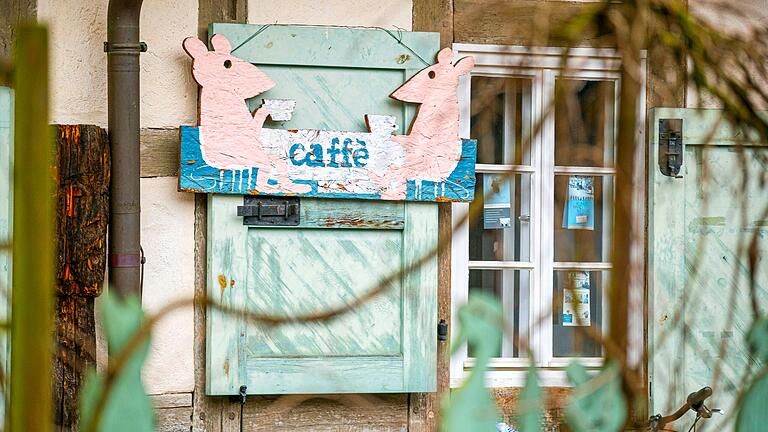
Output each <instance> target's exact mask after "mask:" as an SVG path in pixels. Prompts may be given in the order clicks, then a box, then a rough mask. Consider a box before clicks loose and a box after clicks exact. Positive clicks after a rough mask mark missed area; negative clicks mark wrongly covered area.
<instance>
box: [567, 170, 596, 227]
mask: <svg viewBox="0 0 768 432" xmlns="http://www.w3.org/2000/svg"><path fill="white" fill-rule="evenodd" d="M563 228H565V229H582V230H594V229H595V178H594V177H588V176H571V177H569V178H568V197H567V200H566V203H565V206H564V207H563Z"/></svg>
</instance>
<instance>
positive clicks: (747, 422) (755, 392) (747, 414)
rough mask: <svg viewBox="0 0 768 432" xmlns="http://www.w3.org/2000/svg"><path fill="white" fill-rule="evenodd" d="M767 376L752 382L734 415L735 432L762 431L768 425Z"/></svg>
mask: <svg viewBox="0 0 768 432" xmlns="http://www.w3.org/2000/svg"><path fill="white" fill-rule="evenodd" d="M767 400H768V376H763V377H762V378H760V379H758V380H757V381H755V382H753V383H752V385H751V386H750V388H749V390H747V393H746V394H745V395H744V400H743V401H742V402H741V405H740V406H739V413H738V415H737V416H736V432H764V431H765V428H766V425H768V410H766V409H765V408H766V402H765V401H767Z"/></svg>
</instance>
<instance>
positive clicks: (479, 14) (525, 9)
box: [453, 0, 614, 47]
mask: <svg viewBox="0 0 768 432" xmlns="http://www.w3.org/2000/svg"><path fill="white" fill-rule="evenodd" d="M588 7H590V4H589V3H582V2H566V1H541V0H517V1H513V2H511V1H504V0H456V1H455V2H454V21H453V25H454V42H465V43H482V44H500V45H533V46H557V45H558V44H562V43H563V41H562V40H559V39H558V38H557V37H554V36H553V35H552V34H550V33H551V32H552V31H553V30H554V29H556V28H558V26H560V25H561V24H562V23H564V22H565V21H566V20H567V19H568V18H570V17H572V16H574V15H575V14H577V13H578V12H580V11H583V10H585V9H586V8H588ZM491 11H493V12H491ZM577 45H579V46H594V47H610V46H614V42H613V40H612V39H611V38H608V37H606V36H602V35H600V34H599V32H598V31H592V32H585V33H584V34H583V35H581V39H580V40H579V41H577Z"/></svg>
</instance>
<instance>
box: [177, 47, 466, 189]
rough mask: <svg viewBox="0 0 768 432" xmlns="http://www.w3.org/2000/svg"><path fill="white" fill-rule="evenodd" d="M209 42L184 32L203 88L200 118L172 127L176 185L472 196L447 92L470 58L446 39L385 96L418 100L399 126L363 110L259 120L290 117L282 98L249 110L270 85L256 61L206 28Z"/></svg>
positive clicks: (454, 103) (452, 98)
mask: <svg viewBox="0 0 768 432" xmlns="http://www.w3.org/2000/svg"><path fill="white" fill-rule="evenodd" d="M211 45H212V46H213V50H212V51H209V50H208V48H207V47H206V46H205V44H204V43H203V42H201V41H200V40H198V39H196V38H187V39H185V40H184V44H183V46H184V50H185V51H186V52H187V54H189V55H190V57H192V59H193V63H192V75H193V76H194V78H195V81H197V83H198V84H200V86H201V87H202V90H201V92H200V118H199V126H197V127H189V126H182V127H181V167H180V168H181V169H180V172H179V188H180V190H184V191H190V192H207V193H228V194H268V195H299V196H308V197H331V198H341V197H343V198H366V199H382V200H409V201H471V200H472V198H473V197H474V187H475V159H476V142H475V141H472V140H468V139H461V138H460V137H459V135H458V130H459V105H458V98H457V95H456V87H457V85H458V80H459V76H461V75H464V74H467V73H468V72H469V71H470V70H471V69H472V67H473V65H474V61H473V59H472V58H471V57H467V58H463V59H461V60H459V61H458V62H456V64H452V63H451V57H452V53H451V50H450V49H449V48H445V49H443V50H441V51H440V52H439V53H438V55H437V63H436V64H434V65H432V66H429V67H427V68H425V69H423V70H421V71H420V72H418V73H416V74H415V75H414V76H413V77H411V79H409V80H408V81H407V82H405V83H404V84H403V85H402V86H401V87H400V88H398V89H396V90H395V91H394V92H393V93H392V94H391V95H390V96H391V97H392V98H394V99H397V100H400V101H403V102H408V103H415V104H419V108H418V111H417V114H416V116H415V118H414V120H413V122H412V124H411V127H410V130H409V132H408V134H406V135H395V134H394V132H395V131H396V130H397V129H398V125H397V124H395V118H394V117H392V116H387V115H376V114H368V115H366V116H365V120H366V124H367V126H368V131H367V132H345V131H332V130H310V129H299V130H285V129H273V128H267V127H264V121H265V120H266V118H267V117H268V116H269V117H270V118H271V119H272V120H275V121H282V120H289V119H290V118H291V115H292V113H293V111H294V110H296V109H301V107H296V106H295V105H296V104H295V102H294V101H291V100H263V103H262V105H261V106H260V107H259V108H258V109H257V110H256V111H255V112H251V111H250V110H249V109H248V106H247V105H246V102H245V101H246V99H250V98H254V97H256V96H258V95H259V94H261V93H263V92H265V91H267V90H269V89H270V88H272V87H273V86H274V85H275V84H274V82H273V81H272V80H271V79H270V78H269V77H268V76H267V75H265V74H264V73H263V72H262V71H260V70H259V69H258V68H257V67H256V66H255V65H253V64H251V63H248V62H246V61H243V60H241V59H238V58H237V57H235V56H233V55H232V54H231V50H232V49H231V46H230V44H229V41H228V40H227V39H226V37H224V36H222V35H214V36H213V38H212V39H211Z"/></svg>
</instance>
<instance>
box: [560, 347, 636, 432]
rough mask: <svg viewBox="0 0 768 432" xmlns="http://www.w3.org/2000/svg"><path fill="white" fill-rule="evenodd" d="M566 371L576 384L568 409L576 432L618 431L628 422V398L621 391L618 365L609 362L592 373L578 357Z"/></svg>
mask: <svg viewBox="0 0 768 432" xmlns="http://www.w3.org/2000/svg"><path fill="white" fill-rule="evenodd" d="M566 373H567V374H568V379H569V380H570V381H571V383H572V384H573V385H574V387H576V389H575V390H574V392H573V395H571V398H570V401H569V402H568V405H567V407H566V409H565V415H566V419H567V420H568V424H569V425H570V426H571V428H572V429H573V430H574V432H615V431H618V430H620V429H621V428H622V427H623V426H624V422H625V421H626V419H627V402H626V400H625V399H624V394H623V393H622V391H621V376H620V375H619V367H618V365H616V364H615V363H609V364H607V365H606V366H604V367H603V370H602V371H601V372H600V373H598V374H597V375H595V376H593V377H591V376H590V375H589V373H588V372H587V369H586V368H585V367H584V366H583V365H582V364H581V363H579V362H578V361H574V362H572V363H571V364H570V365H568V368H567V369H566Z"/></svg>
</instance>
